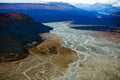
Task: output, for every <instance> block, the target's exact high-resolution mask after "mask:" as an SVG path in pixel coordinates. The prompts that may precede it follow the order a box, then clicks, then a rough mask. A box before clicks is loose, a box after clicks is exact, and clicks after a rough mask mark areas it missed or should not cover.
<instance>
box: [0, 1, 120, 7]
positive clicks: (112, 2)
mask: <svg viewBox="0 0 120 80" xmlns="http://www.w3.org/2000/svg"><path fill="white" fill-rule="evenodd" d="M51 1H53V2H68V3H71V4H76V3H85V4H87V3H89V4H94V3H96V2H101V3H111V4H115V5H119V6H120V0H0V3H44V2H51Z"/></svg>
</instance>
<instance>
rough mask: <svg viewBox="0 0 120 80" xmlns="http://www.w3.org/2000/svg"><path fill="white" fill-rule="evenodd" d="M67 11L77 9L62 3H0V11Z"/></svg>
mask: <svg viewBox="0 0 120 80" xmlns="http://www.w3.org/2000/svg"><path fill="white" fill-rule="evenodd" d="M9 9H11V10H21V9H22V10H41V9H44V10H69V9H77V8H76V7H75V6H73V5H71V4H68V3H62V2H49V3H0V10H9Z"/></svg>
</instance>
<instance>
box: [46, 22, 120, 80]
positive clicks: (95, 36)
mask: <svg viewBox="0 0 120 80" xmlns="http://www.w3.org/2000/svg"><path fill="white" fill-rule="evenodd" d="M44 24H45V25H47V26H50V27H53V28H54V30H52V31H51V33H53V34H56V35H57V36H59V37H61V38H62V40H61V44H62V46H64V47H67V48H70V49H72V50H74V51H76V53H77V56H78V57H79V58H78V60H77V61H75V62H73V63H71V64H69V65H68V68H67V70H66V71H64V72H63V75H62V76H60V77H55V76H54V75H53V76H52V77H51V80H112V79H114V80H119V79H120V70H119V69H120V66H119V65H120V63H119V62H120V38H119V36H120V35H119V34H115V35H113V34H111V33H107V32H98V31H94V32H93V31H87V30H86V31H85V30H76V29H72V28H70V27H69V25H70V22H53V23H44Z"/></svg>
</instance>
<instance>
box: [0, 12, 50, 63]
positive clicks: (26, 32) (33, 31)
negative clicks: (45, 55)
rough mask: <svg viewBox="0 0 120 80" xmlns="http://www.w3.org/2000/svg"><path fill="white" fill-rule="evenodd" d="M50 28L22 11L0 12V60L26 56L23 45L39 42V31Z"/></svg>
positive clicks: (46, 30)
mask: <svg viewBox="0 0 120 80" xmlns="http://www.w3.org/2000/svg"><path fill="white" fill-rule="evenodd" d="M50 30H52V28H50V27H48V26H44V25H43V24H41V23H38V22H35V21H34V20H32V19H31V18H30V17H29V16H28V15H25V14H22V13H0V62H1V61H11V60H17V59H20V58H23V57H25V56H27V54H28V53H27V50H26V49H25V45H26V44H27V43H29V42H32V41H39V42H41V41H42V39H41V38H40V37H39V35H38V34H39V33H44V32H49V31H50Z"/></svg>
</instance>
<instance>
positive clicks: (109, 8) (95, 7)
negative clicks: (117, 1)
mask: <svg viewBox="0 0 120 80" xmlns="http://www.w3.org/2000/svg"><path fill="white" fill-rule="evenodd" d="M75 6H76V7H77V8H80V9H84V10H88V11H97V12H100V13H103V14H111V13H113V12H115V11H118V10H120V7H117V6H113V5H112V4H103V3H95V4H92V5H90V4H76V5H75Z"/></svg>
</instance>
